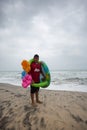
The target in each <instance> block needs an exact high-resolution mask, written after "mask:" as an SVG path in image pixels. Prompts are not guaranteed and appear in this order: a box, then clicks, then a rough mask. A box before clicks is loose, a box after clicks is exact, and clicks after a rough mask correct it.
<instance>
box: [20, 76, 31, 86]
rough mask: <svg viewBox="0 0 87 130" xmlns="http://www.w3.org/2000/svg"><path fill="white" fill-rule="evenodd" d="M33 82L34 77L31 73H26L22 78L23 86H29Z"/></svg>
mask: <svg viewBox="0 0 87 130" xmlns="http://www.w3.org/2000/svg"><path fill="white" fill-rule="evenodd" d="M31 83H32V77H31V75H29V74H26V75H25V76H24V77H23V79H22V86H23V87H24V88H27V87H28V86H29V85H30V84H31Z"/></svg>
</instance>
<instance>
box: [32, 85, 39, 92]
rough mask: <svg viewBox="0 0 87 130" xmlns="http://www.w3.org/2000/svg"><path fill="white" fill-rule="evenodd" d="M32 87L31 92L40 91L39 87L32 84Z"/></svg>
mask: <svg viewBox="0 0 87 130" xmlns="http://www.w3.org/2000/svg"><path fill="white" fill-rule="evenodd" d="M30 87H31V90H30V91H31V93H36V92H38V91H39V89H40V88H39V87H33V86H30Z"/></svg>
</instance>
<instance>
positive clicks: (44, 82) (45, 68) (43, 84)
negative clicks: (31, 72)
mask: <svg viewBox="0 0 87 130" xmlns="http://www.w3.org/2000/svg"><path fill="white" fill-rule="evenodd" d="M33 61H34V60H33V59H31V60H29V63H30V64H31V63H32V62H33ZM39 62H40V63H41V67H42V71H43V73H44V75H45V77H46V78H45V80H43V76H42V75H40V83H33V84H32V86H33V87H41V88H46V87H48V86H49V85H50V82H51V76H50V71H49V68H48V66H47V65H46V63H45V62H43V61H39Z"/></svg>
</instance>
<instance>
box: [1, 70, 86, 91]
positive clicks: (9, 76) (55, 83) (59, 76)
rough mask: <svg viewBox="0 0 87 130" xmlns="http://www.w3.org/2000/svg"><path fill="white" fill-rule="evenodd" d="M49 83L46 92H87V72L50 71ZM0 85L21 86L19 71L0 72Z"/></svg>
mask: <svg viewBox="0 0 87 130" xmlns="http://www.w3.org/2000/svg"><path fill="white" fill-rule="evenodd" d="M50 74H51V83H50V85H49V87H47V88H45V89H48V90H60V91H79V92H87V71H86V70H84V71H76V70H75V71H72V70H67V71H59V70H55V71H50ZM0 83H8V84H12V85H16V86H20V87H22V86H21V71H5V72H4V71H1V72H0Z"/></svg>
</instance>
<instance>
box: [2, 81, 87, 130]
mask: <svg viewBox="0 0 87 130" xmlns="http://www.w3.org/2000/svg"><path fill="white" fill-rule="evenodd" d="M39 97H40V100H41V101H43V104H37V107H32V105H31V99H30V90H29V89H24V88H22V87H20V86H16V85H10V84H3V83H0V130H4V129H5V130H8V129H9V130H77V129H79V130H83V129H84V130H86V129H87V92H71V91H59V90H57V91H56V90H46V89H40V93H39Z"/></svg>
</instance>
